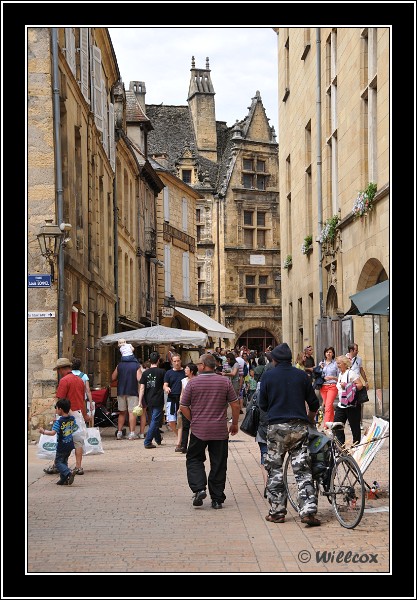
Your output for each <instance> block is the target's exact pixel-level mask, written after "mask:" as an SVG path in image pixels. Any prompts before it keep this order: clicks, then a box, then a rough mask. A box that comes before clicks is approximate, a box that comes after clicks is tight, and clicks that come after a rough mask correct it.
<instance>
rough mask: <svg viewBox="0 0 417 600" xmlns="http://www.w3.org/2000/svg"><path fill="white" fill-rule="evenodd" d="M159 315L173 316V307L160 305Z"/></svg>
mask: <svg viewBox="0 0 417 600" xmlns="http://www.w3.org/2000/svg"><path fill="white" fill-rule="evenodd" d="M161 315H162V316H163V317H173V316H174V309H173V308H171V307H170V306H162V308H161Z"/></svg>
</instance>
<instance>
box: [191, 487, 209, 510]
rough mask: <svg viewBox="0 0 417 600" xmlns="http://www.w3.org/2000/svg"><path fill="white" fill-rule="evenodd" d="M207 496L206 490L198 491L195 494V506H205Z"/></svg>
mask: <svg viewBox="0 0 417 600" xmlns="http://www.w3.org/2000/svg"><path fill="white" fill-rule="evenodd" d="M204 498H207V492H206V490H200V491H199V492H196V493H195V494H194V496H193V506H203V500H204Z"/></svg>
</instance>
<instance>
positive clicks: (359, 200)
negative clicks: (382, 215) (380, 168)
mask: <svg viewBox="0 0 417 600" xmlns="http://www.w3.org/2000/svg"><path fill="white" fill-rule="evenodd" d="M376 189H377V186H376V183H372V181H371V182H369V183H368V185H367V187H366V188H365V189H364V190H362V191H361V192H359V193H358V195H357V196H356V200H355V203H354V205H353V208H352V213H353V216H354V218H355V219H358V218H359V217H366V216H367V215H368V214H369V213H370V212H371V210H372V208H373V206H374V198H375V194H376Z"/></svg>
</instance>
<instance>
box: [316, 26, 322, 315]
mask: <svg viewBox="0 0 417 600" xmlns="http://www.w3.org/2000/svg"><path fill="white" fill-rule="evenodd" d="M316 67H317V90H316V120H317V226H318V235H320V232H321V230H322V228H323V199H322V180H321V179H322V158H321V39H320V28H319V27H317V28H316ZM321 262H322V244H321V242H319V265H318V266H319V302H320V320H321V319H322V318H323V269H322V266H321Z"/></svg>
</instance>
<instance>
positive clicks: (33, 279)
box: [28, 275, 51, 288]
mask: <svg viewBox="0 0 417 600" xmlns="http://www.w3.org/2000/svg"><path fill="white" fill-rule="evenodd" d="M34 287H36V288H40V287H51V276H50V275H28V288H34Z"/></svg>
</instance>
